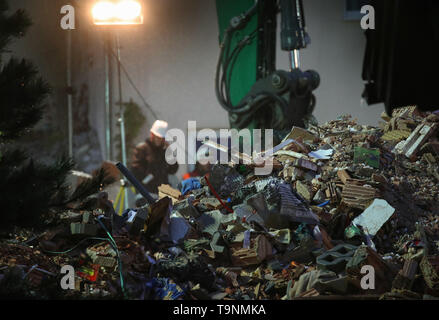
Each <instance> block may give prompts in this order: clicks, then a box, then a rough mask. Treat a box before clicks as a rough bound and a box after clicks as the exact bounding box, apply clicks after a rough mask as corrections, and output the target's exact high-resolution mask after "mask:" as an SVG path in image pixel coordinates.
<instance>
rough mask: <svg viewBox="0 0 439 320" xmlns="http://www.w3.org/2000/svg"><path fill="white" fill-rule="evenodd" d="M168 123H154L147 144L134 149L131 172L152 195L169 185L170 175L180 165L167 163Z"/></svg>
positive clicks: (144, 143)
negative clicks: (166, 137) (163, 186)
mask: <svg viewBox="0 0 439 320" xmlns="http://www.w3.org/2000/svg"><path fill="white" fill-rule="evenodd" d="M167 130H168V123H167V122H165V121H161V120H157V121H156V122H154V124H153V126H152V128H151V130H150V134H151V136H150V137H149V139H147V140H146V141H145V142H143V143H141V144H139V145H137V147H136V148H135V149H134V155H133V161H132V163H131V170H132V173H133V174H134V176H135V177H136V178H137V180H139V181H140V182H142V183H143V185H144V186H145V187H146V189H147V190H148V191H149V192H151V193H155V194H157V193H158V187H159V186H160V185H161V184H169V181H168V175H169V174H175V173H176V172H177V170H178V164H177V163H175V164H174V165H169V164H168V163H167V162H166V158H165V152H166V148H167V147H168V143H167V142H166V140H165V136H166V132H167Z"/></svg>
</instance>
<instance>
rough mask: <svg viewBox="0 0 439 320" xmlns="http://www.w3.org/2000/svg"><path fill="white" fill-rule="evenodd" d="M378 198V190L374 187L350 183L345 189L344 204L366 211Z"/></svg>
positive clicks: (343, 194) (343, 193)
mask: <svg viewBox="0 0 439 320" xmlns="http://www.w3.org/2000/svg"><path fill="white" fill-rule="evenodd" d="M378 196H379V192H378V190H377V189H375V188H373V187H369V186H359V185H355V184H349V183H348V184H346V185H345V186H344V187H343V192H342V202H343V203H345V204H346V205H347V206H349V207H351V208H357V209H362V210H364V209H366V208H367V207H368V206H369V205H370V203H371V202H372V201H373V200H374V199H375V198H377V197H378Z"/></svg>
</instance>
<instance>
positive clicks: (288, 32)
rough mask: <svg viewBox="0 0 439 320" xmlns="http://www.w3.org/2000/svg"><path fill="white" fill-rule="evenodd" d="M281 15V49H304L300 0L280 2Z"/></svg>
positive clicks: (302, 14) (302, 15) (303, 25)
mask: <svg viewBox="0 0 439 320" xmlns="http://www.w3.org/2000/svg"><path fill="white" fill-rule="evenodd" d="M280 9H281V13H282V23H281V26H282V31H281V47H282V50H284V51H293V50H300V49H304V48H306V37H305V16H304V13H303V5H302V0H280Z"/></svg>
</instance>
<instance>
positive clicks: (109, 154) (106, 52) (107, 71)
mask: <svg viewBox="0 0 439 320" xmlns="http://www.w3.org/2000/svg"><path fill="white" fill-rule="evenodd" d="M110 50H111V40H110V37H109V34H105V42H104V58H105V156H106V159H107V160H113V159H112V158H113V152H112V148H111V131H112V130H111V129H112V128H111V127H112V126H111V117H112V112H111V103H110V54H111V53H110Z"/></svg>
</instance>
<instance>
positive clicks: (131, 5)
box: [92, 0, 143, 208]
mask: <svg viewBox="0 0 439 320" xmlns="http://www.w3.org/2000/svg"><path fill="white" fill-rule="evenodd" d="M92 15H93V22H94V24H95V25H98V26H110V28H116V27H117V26H127V25H140V24H143V14H142V5H141V3H140V2H139V1H135V0H112V1H108V0H106V1H103V0H100V1H96V3H95V4H94V6H93V9H92ZM111 26H113V27H111ZM115 33H116V37H115V38H116V54H117V77H118V86H119V106H120V118H119V119H118V121H119V125H120V137H121V157H122V159H121V160H122V163H123V165H124V166H127V152H126V142H125V121H124V108H123V100H122V77H121V62H120V39H119V33H118V30H115ZM109 49H110V48H109ZM108 56H111V54H110V53H109V54H108ZM107 67H108V64H107V63H106V72H105V74H106V85H105V88H106V93H105V101H106V112H107V115H106V118H108V117H109V116H110V115H109V114H108V113H109V112H110V110H109V109H110V108H109V89H108V88H109V79H108V74H109V72H108V69H107ZM106 123H107V126H110V124H111V121H108V119H107V120H106ZM109 135H111V130H110V128H109V127H107V128H106V145H107V155H111V152H110V151H109V148H111V145H110V144H111V137H110V136H109ZM124 193H125V197H124V199H125V201H124V202H125V208H128V189H127V188H125V189H124Z"/></svg>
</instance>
